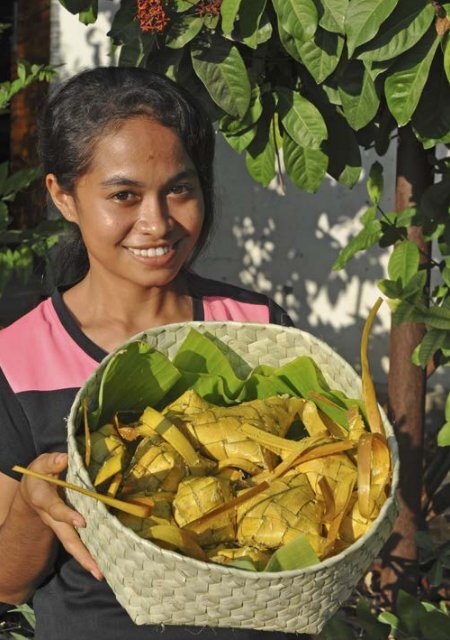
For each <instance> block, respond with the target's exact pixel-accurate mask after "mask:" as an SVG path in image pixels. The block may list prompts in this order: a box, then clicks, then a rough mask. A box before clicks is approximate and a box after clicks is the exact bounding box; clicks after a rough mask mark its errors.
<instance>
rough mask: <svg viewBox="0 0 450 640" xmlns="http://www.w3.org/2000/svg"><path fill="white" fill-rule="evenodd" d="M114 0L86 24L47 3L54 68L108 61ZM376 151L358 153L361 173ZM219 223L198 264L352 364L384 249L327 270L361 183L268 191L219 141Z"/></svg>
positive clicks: (391, 157) (377, 370) (356, 207)
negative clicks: (263, 298)
mask: <svg viewBox="0 0 450 640" xmlns="http://www.w3.org/2000/svg"><path fill="white" fill-rule="evenodd" d="M115 6H116V2H110V1H108V0H101V1H100V15H99V18H98V20H97V23H96V24H95V25H91V26H89V27H85V26H84V25H82V24H81V23H80V22H79V21H78V19H77V17H76V16H72V15H71V14H69V13H68V12H67V11H66V10H64V9H63V8H62V7H61V5H60V4H59V2H57V0H53V5H52V62H53V63H54V64H60V63H63V64H64V66H62V67H61V71H60V76H61V77H62V78H64V77H67V76H69V75H72V74H73V73H75V72H77V71H80V70H81V69H84V68H87V67H92V66H97V65H100V64H104V65H108V64H111V57H110V55H109V54H110V51H109V41H108V38H107V37H106V32H107V31H108V28H109V24H110V21H111V17H112V13H113V10H114V7H115ZM375 159H376V156H375V154H374V153H372V152H364V168H365V170H366V171H367V170H368V168H369V167H370V165H371V163H372V162H373V161H374V160H375ZM382 163H383V165H384V167H385V170H384V173H385V195H384V197H383V200H382V206H383V208H384V209H385V211H390V210H391V209H392V206H393V192H394V172H395V145H394V144H393V145H391V149H390V150H389V152H388V154H387V155H386V156H385V157H384V158H383V160H382ZM216 176H217V193H218V222H217V228H216V233H215V238H214V240H213V242H212V244H211V245H210V248H209V251H208V253H207V255H206V256H205V257H204V258H203V259H202V261H201V262H199V263H198V265H197V269H198V271H199V272H200V273H201V274H203V275H207V276H209V277H214V278H217V279H220V280H224V281H227V282H232V283H235V284H242V285H243V286H245V287H247V288H254V289H255V290H258V291H263V292H267V293H268V294H269V295H271V296H272V297H274V298H275V300H276V301H277V302H278V303H279V304H281V305H283V306H284V307H285V308H286V309H287V310H288V311H289V313H290V314H291V316H292V318H293V319H294V320H295V322H296V324H297V326H298V327H300V328H302V329H304V330H306V331H310V332H311V333H314V334H315V335H317V336H318V337H320V338H322V339H323V340H325V341H326V342H328V343H329V344H330V345H331V346H333V347H334V348H335V349H336V350H337V351H338V352H339V353H340V354H341V355H342V356H343V357H345V358H346V359H347V360H348V361H349V362H350V363H351V364H353V366H355V367H356V368H357V369H358V368H359V367H358V362H359V339H360V335H361V330H362V325H363V322H364V319H365V318H366V317H367V314H368V310H369V308H370V306H371V305H372V304H373V302H374V301H375V299H376V297H377V295H378V291H377V288H376V282H377V281H378V280H379V279H380V278H383V277H385V269H386V264H387V260H388V255H387V253H386V252H381V251H379V250H378V249H374V250H372V251H371V252H369V253H368V254H366V255H363V254H361V256H358V257H357V258H356V259H354V260H353V261H351V262H350V264H349V266H348V268H347V269H346V270H345V271H341V272H337V273H332V272H331V265H332V264H333V262H334V260H335V259H336V257H337V255H338V252H339V249H340V247H342V246H344V245H345V244H346V242H347V240H348V239H349V238H350V237H351V236H352V235H353V234H355V233H356V232H357V231H358V230H359V225H358V223H357V222H356V221H355V214H356V213H358V212H359V213H360V212H362V211H363V210H364V206H365V203H366V200H367V194H366V191H365V185H364V182H363V181H361V182H360V183H359V184H358V185H357V186H356V187H354V189H353V190H349V189H347V188H344V187H342V186H340V185H339V184H336V182H335V181H334V180H333V179H331V178H326V179H325V181H324V183H323V185H322V186H321V188H320V190H319V191H318V192H317V193H316V194H314V195H310V194H307V193H303V192H301V191H299V190H298V189H296V188H295V187H294V186H293V185H291V184H290V183H289V181H288V182H287V185H286V187H287V188H286V195H285V196H283V195H280V193H279V190H278V189H277V186H276V185H274V187H273V188H271V189H269V190H265V189H263V188H262V187H260V186H258V185H257V184H256V183H255V182H254V181H253V180H252V179H251V178H250V177H249V175H248V173H247V170H246V168H245V160H244V157H243V156H238V155H237V154H236V153H235V152H234V151H233V150H232V149H231V148H230V147H228V145H227V143H226V142H224V140H223V139H218V152H217V162H216ZM389 322H390V321H389V310H388V308H387V305H386V304H385V305H383V307H382V308H381V310H380V312H379V316H378V319H377V322H376V324H375V326H374V328H373V330H372V338H371V356H370V358H371V363H372V369H373V374H374V377H375V379H376V380H377V382H378V383H379V384H381V385H384V384H385V383H386V373H387V367H388V337H389V335H388V334H389Z"/></svg>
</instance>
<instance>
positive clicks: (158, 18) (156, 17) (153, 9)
mask: <svg viewBox="0 0 450 640" xmlns="http://www.w3.org/2000/svg"><path fill="white" fill-rule="evenodd" d="M162 5H163V0H137V6H138V12H137V19H138V20H139V26H140V28H141V29H142V31H153V32H154V31H157V32H158V33H162V32H163V31H164V29H165V27H166V26H167V24H168V23H169V22H170V20H169V18H168V17H167V13H166V12H165V10H164V7H163V6H162Z"/></svg>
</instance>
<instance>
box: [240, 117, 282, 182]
mask: <svg viewBox="0 0 450 640" xmlns="http://www.w3.org/2000/svg"><path fill="white" fill-rule="evenodd" d="M265 133H266V137H265V138H263V137H262V136H263V134H262V133H260V131H258V132H257V135H256V138H255V140H253V142H252V143H251V144H250V146H249V147H248V151H247V154H246V156H245V163H246V165H247V169H248V172H249V173H250V175H251V176H252V178H253V179H254V180H256V182H259V183H260V184H262V186H263V187H267V186H269V184H270V183H271V182H272V180H273V178H274V177H275V175H276V171H275V145H274V142H273V137H272V135H271V134H270V131H268V130H267V131H266V132H265Z"/></svg>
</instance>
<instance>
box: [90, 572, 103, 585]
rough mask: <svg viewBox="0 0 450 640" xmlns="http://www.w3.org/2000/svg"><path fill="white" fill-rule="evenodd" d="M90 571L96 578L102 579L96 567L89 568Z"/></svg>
mask: <svg viewBox="0 0 450 640" xmlns="http://www.w3.org/2000/svg"><path fill="white" fill-rule="evenodd" d="M91 573H92V575H93V576H94V578H95V579H96V580H98V581H99V582H101V581H102V580H103V576H102V574H101V573H100V571H99V570H98V569H91Z"/></svg>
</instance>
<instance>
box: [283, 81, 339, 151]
mask: <svg viewBox="0 0 450 640" xmlns="http://www.w3.org/2000/svg"><path fill="white" fill-rule="evenodd" d="M277 93H278V97H279V103H278V110H279V114H280V116H281V121H282V123H283V127H284V128H285V129H286V131H287V132H288V134H289V135H290V136H291V138H292V139H293V140H295V142H297V144H299V145H301V146H303V147H307V148H309V149H319V148H320V145H321V144H322V142H323V141H324V140H326V138H327V136H328V132H327V126H326V124H325V121H324V119H323V117H322V114H321V113H320V111H319V110H318V109H317V107H316V106H314V105H313V104H312V102H310V101H309V100H307V99H306V98H305V97H304V96H302V95H301V94H300V93H298V92H297V91H291V90H290V89H285V88H280V89H278V91H277Z"/></svg>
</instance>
